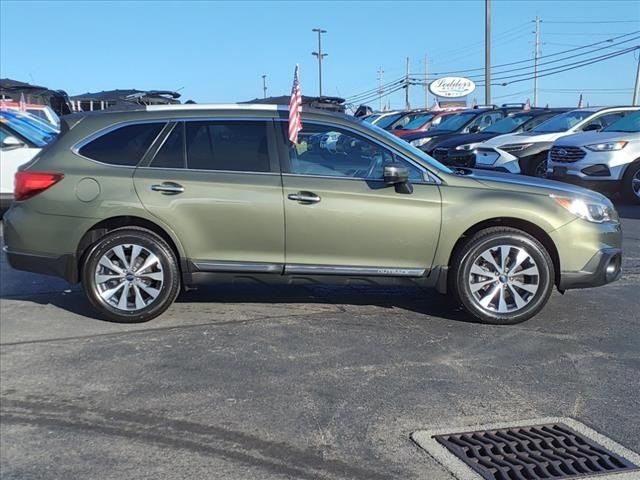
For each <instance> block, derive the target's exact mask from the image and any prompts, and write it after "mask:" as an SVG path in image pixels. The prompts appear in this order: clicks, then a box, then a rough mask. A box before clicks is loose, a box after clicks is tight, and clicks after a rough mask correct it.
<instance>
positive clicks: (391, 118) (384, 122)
mask: <svg viewBox="0 0 640 480" xmlns="http://www.w3.org/2000/svg"><path fill="white" fill-rule="evenodd" d="M402 115H404V113H394V114H393V115H387V116H386V117H382V118H381V119H380V120H379V121H377V122H376V123H375V125H376V126H378V127H380V128H387V127H388V126H389V125H391V124H392V123H393V122H395V121H396V120H398V119H399V118H400V117H401V116H402Z"/></svg>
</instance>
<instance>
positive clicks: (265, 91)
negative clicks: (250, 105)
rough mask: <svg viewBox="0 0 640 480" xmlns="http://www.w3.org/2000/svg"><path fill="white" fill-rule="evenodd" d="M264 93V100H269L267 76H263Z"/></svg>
mask: <svg viewBox="0 0 640 480" xmlns="http://www.w3.org/2000/svg"><path fill="white" fill-rule="evenodd" d="M262 93H263V98H267V76H266V75H262Z"/></svg>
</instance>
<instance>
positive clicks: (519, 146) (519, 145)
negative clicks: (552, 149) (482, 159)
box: [498, 143, 533, 153]
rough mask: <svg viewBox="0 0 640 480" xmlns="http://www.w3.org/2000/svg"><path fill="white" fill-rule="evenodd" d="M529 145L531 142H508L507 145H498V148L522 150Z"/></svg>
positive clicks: (511, 150)
mask: <svg viewBox="0 0 640 480" xmlns="http://www.w3.org/2000/svg"><path fill="white" fill-rule="evenodd" d="M531 145H533V143H509V144H507V145H502V146H501V147H498V148H499V149H500V150H504V151H505V152H509V153H512V152H521V151H522V150H525V149H527V148H529V147H530V146H531Z"/></svg>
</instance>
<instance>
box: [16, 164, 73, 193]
mask: <svg viewBox="0 0 640 480" xmlns="http://www.w3.org/2000/svg"><path fill="white" fill-rule="evenodd" d="M63 178H64V174H62V173H49V172H31V171H29V170H25V171H24V172H17V173H16V178H15V190H14V193H13V196H14V198H15V199H16V200H27V199H28V198H31V197H34V196H36V195H38V194H39V193H41V192H44V191H45V190H46V189H47V188H50V187H52V186H54V185H55V184H56V183H58V182H59V181H60V180H62V179H63Z"/></svg>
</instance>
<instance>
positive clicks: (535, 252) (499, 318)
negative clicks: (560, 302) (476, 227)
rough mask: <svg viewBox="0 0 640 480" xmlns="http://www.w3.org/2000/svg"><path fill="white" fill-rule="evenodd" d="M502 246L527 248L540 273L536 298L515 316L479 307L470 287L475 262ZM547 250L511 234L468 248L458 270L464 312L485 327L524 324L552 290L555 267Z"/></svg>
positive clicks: (498, 236)
mask: <svg viewBox="0 0 640 480" xmlns="http://www.w3.org/2000/svg"><path fill="white" fill-rule="evenodd" d="M499 245H512V246H514V247H519V248H524V249H525V250H526V252H527V253H528V254H529V255H531V257H532V258H533V260H534V261H535V262H536V265H537V266H538V271H539V272H540V275H539V277H540V283H539V285H540V287H539V288H538V291H537V292H536V293H535V295H534V298H533V299H532V300H531V301H530V302H529V303H528V304H527V305H526V306H525V307H524V308H523V309H522V310H519V311H518V312H515V313H507V314H501V313H498V312H493V311H491V310H486V309H483V308H482V307H480V306H479V305H477V303H476V300H475V298H474V297H473V294H472V293H471V290H470V287H469V281H468V279H469V275H470V271H471V267H472V266H473V262H474V261H475V260H476V259H477V258H478V256H479V255H480V254H482V253H483V252H484V251H486V250H488V249H490V248H493V247H497V246H499ZM545 253H546V251H545V250H544V247H543V246H542V245H540V244H539V243H538V242H536V241H534V240H533V239H532V238H530V237H528V236H526V235H521V234H517V233H512V234H495V235H491V236H488V237H486V238H483V239H481V240H480V241H478V242H477V243H472V244H471V245H469V246H468V249H467V251H466V252H465V253H464V255H463V256H462V258H461V265H460V268H459V269H458V275H457V278H456V279H455V281H456V290H457V292H458V295H459V299H460V301H461V302H462V304H463V305H464V306H465V308H466V309H467V310H468V311H469V312H471V313H472V314H473V315H474V316H476V317H478V318H479V319H480V320H482V321H483V322H485V323H492V324H499V325H511V324H515V323H520V322H523V321H525V320H527V319H529V318H531V317H533V316H534V315H536V314H537V313H538V312H539V311H540V310H542V308H543V307H544V306H545V304H546V303H547V300H548V299H549V296H550V295H551V292H552V289H553V284H554V282H553V278H554V273H553V264H552V263H551V260H550V258H549V257H548V254H547V255H545Z"/></svg>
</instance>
